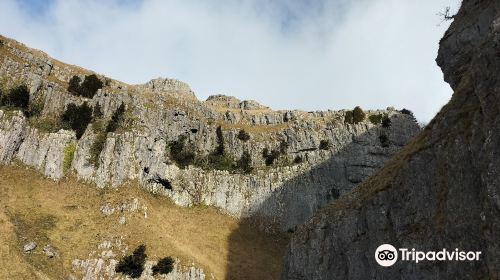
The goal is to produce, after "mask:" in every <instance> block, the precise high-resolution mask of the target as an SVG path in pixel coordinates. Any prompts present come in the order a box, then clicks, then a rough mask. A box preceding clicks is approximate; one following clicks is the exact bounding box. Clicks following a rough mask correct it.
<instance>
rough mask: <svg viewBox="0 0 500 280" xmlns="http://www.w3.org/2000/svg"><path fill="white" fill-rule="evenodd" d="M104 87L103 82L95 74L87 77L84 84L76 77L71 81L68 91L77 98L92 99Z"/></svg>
mask: <svg viewBox="0 0 500 280" xmlns="http://www.w3.org/2000/svg"><path fill="white" fill-rule="evenodd" d="M103 86H104V85H103V83H102V81H101V80H100V79H99V78H98V77H97V76H96V75H95V74H91V75H88V76H85V79H84V80H83V82H81V79H80V77H78V76H76V75H75V76H73V77H72V78H71V79H70V80H69V85H68V91H69V92H70V93H71V94H73V95H76V96H82V97H86V98H92V97H94V95H95V94H96V93H97V91H98V90H99V89H101V88H102V87H103Z"/></svg>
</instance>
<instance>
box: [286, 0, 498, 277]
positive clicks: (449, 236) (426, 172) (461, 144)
mask: <svg viewBox="0 0 500 280" xmlns="http://www.w3.org/2000/svg"><path fill="white" fill-rule="evenodd" d="M499 43H500V2H499V1H496V0H464V1H463V3H462V7H461V8H460V10H459V12H458V14H457V15H455V16H454V21H453V23H452V24H451V26H450V28H449V30H448V31H447V32H446V33H445V35H444V37H443V39H442V40H441V42H440V49H439V55H438V58H437V62H438V64H439V66H440V67H441V68H442V70H443V72H444V76H445V80H446V81H447V82H448V83H449V84H450V85H451V87H452V88H453V90H454V94H453V97H452V99H451V101H450V102H449V103H448V104H447V105H446V106H445V107H443V108H442V110H441V111H440V112H439V113H438V115H437V116H436V117H435V118H434V119H433V120H432V122H431V123H430V124H429V125H428V126H427V127H426V128H425V129H424V130H423V131H422V132H421V133H420V134H419V135H418V136H417V137H416V138H414V139H413V140H412V141H411V142H410V143H409V144H408V145H407V146H405V147H404V148H403V149H402V150H401V151H400V152H398V153H397V154H396V155H395V156H394V157H393V158H392V159H390V160H389V161H388V162H387V163H386V165H385V166H384V167H383V168H382V169H381V170H380V171H378V172H376V173H375V174H374V175H373V176H372V177H370V178H369V179H367V180H366V181H364V182H363V183H361V184H360V185H359V186H358V187H356V188H354V189H353V191H352V192H350V193H349V194H346V195H345V196H343V197H341V198H340V199H338V200H337V201H335V202H334V203H332V204H331V205H329V206H328V207H326V208H325V209H324V210H322V211H320V212H319V213H318V214H317V215H315V216H314V217H313V218H312V219H311V220H309V221H308V222H306V223H305V224H304V225H303V226H301V227H300V229H299V230H298V231H296V233H295V234H294V236H293V238H292V241H291V243H290V245H289V248H288V253H287V256H286V260H285V265H284V272H283V276H282V279H500V242H499V241H500V238H499V232H500V196H499V193H500V181H499V178H500V168H499V166H500V164H499V163H500V162H499V161H500V157H499V154H500V135H499V131H500V118H499V114H498V110H499V108H500V79H499V78H498V73H499V72H500V56H499V53H500V47H499ZM384 243H390V244H392V245H394V246H395V247H396V248H409V249H410V250H411V248H416V249H417V250H421V251H432V250H434V251H437V250H441V249H443V248H446V249H448V250H454V249H455V248H459V249H460V250H465V251H482V255H481V259H480V261H436V262H430V261H426V262H421V263H418V264H415V263H414V262H401V261H398V262H396V264H394V265H393V266H391V267H382V266H379V265H378V264H377V263H376V261H375V258H374V253H375V249H376V248H377V247H378V246H379V245H381V244H384Z"/></svg>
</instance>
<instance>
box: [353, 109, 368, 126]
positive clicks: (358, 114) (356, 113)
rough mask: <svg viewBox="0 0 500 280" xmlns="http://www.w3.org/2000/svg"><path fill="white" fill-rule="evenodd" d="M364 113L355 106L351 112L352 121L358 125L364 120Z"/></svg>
mask: <svg viewBox="0 0 500 280" xmlns="http://www.w3.org/2000/svg"><path fill="white" fill-rule="evenodd" d="M365 116H366V114H365V112H363V109H361V107H359V106H356V107H354V110H352V120H353V122H354V123H360V122H362V121H364V120H365Z"/></svg>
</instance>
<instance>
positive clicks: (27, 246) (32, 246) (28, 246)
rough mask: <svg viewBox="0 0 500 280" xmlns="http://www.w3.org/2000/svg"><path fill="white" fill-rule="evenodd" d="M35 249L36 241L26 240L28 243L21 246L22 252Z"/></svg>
mask: <svg viewBox="0 0 500 280" xmlns="http://www.w3.org/2000/svg"><path fill="white" fill-rule="evenodd" d="M35 249H36V243H35V242H33V241H31V242H28V243H26V244H24V246H23V250H24V252H31V251H33V250H35Z"/></svg>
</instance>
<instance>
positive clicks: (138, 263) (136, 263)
mask: <svg viewBox="0 0 500 280" xmlns="http://www.w3.org/2000/svg"><path fill="white" fill-rule="evenodd" d="M146 258H147V255H146V246H145V245H139V247H137V248H136V249H135V250H134V252H133V253H132V255H128V256H125V257H124V258H123V259H122V260H121V261H120V262H119V263H118V264H117V266H116V272H119V273H123V274H126V275H128V276H130V277H132V278H138V277H140V276H141V274H142V271H143V270H144V264H145V263H146Z"/></svg>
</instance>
